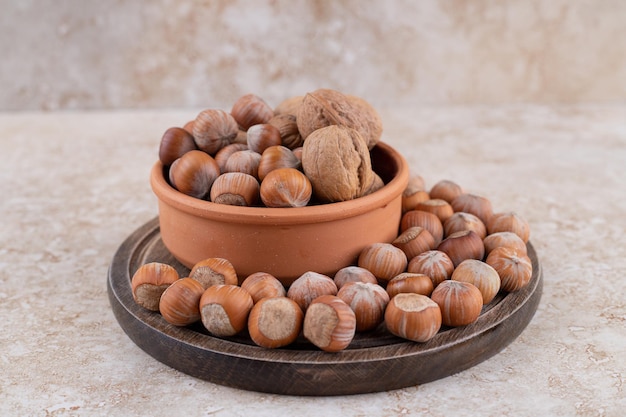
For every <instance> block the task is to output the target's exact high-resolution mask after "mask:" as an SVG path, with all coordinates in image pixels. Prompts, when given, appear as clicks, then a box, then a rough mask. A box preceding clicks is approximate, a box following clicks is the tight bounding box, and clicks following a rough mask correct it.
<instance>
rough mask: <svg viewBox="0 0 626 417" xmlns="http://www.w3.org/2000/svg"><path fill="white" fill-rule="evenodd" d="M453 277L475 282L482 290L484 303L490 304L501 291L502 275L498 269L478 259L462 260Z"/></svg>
mask: <svg viewBox="0 0 626 417" xmlns="http://www.w3.org/2000/svg"><path fill="white" fill-rule="evenodd" d="M452 279H453V280H455V281H463V282H469V283H470V284H474V286H476V288H478V289H479V290H480V294H481V295H482V297H483V304H489V303H490V302H491V300H493V299H494V297H495V296H496V294H498V291H500V277H499V276H498V273H497V272H496V270H495V269H493V268H492V267H491V266H490V265H488V264H486V263H485V262H483V261H479V260H476V259H466V260H464V261H463V262H461V263H460V264H459V266H457V267H456V269H455V270H454V272H453V273H452Z"/></svg>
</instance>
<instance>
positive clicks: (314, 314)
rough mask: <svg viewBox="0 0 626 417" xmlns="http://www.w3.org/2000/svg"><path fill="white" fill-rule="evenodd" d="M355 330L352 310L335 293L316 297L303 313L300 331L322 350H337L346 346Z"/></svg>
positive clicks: (354, 316)
mask: <svg viewBox="0 0 626 417" xmlns="http://www.w3.org/2000/svg"><path fill="white" fill-rule="evenodd" d="M355 332H356V315H355V314H354V311H352V309H351V308H350V306H349V305H348V304H346V302H345V301H343V300H342V299H341V298H339V297H337V296H336V295H322V296H320V297H317V298H316V299H315V300H313V301H312V302H311V305H310V306H309V308H308V309H307V310H306V312H305V313H304V323H303V326H302V333H303V334H304V337H305V338H306V339H307V340H308V341H309V342H311V343H313V344H314V345H315V346H317V347H318V348H320V349H321V350H323V351H326V352H338V351H340V350H343V349H345V348H347V347H348V346H349V345H350V343H351V342H352V340H353V339H354V334H355Z"/></svg>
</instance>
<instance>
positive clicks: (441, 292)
mask: <svg viewBox="0 0 626 417" xmlns="http://www.w3.org/2000/svg"><path fill="white" fill-rule="evenodd" d="M430 298H431V299H432V300H433V301H434V302H435V303H437V305H439V308H440V309H441V318H442V322H443V324H444V325H446V326H449V327H457V326H465V325H467V324H470V323H472V322H474V321H476V320H477V319H478V316H479V315H480V312H481V311H482V307H483V297H482V295H481V293H480V290H479V289H478V288H476V286H475V285H473V284H470V283H469V282H462V281H452V280H447V281H444V282H442V283H441V284H439V285H437V288H435V289H434V291H433V292H432V294H431V295H430Z"/></svg>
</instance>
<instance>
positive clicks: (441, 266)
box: [407, 250, 454, 287]
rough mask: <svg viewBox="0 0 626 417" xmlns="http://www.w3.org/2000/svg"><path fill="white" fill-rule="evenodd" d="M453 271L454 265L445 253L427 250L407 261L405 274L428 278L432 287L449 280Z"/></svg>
mask: <svg viewBox="0 0 626 417" xmlns="http://www.w3.org/2000/svg"><path fill="white" fill-rule="evenodd" d="M453 271H454V263H452V260H451V259H450V257H449V256H448V255H446V253H445V252H442V251H440V250H429V251H426V252H423V253H420V254H419V255H417V256H415V257H414V258H413V259H411V260H410V261H409V265H408V266H407V272H411V273H414V274H424V275H427V276H428V277H430V279H431V281H432V282H433V287H436V286H437V285H439V284H440V283H441V282H443V281H445V280H447V279H450V277H451V276H452V272H453Z"/></svg>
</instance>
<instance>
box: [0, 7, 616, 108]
mask: <svg viewBox="0 0 626 417" xmlns="http://www.w3.org/2000/svg"><path fill="white" fill-rule="evenodd" d="M0 7H1V10H2V13H0V50H2V51H3V54H2V55H3V56H2V61H1V63H0V91H1V92H2V94H0V110H23V109H31V110H39V109H52V110H55V109H75V108H146V107H151V108H154V107H167V108H173V107H208V106H220V107H221V106H229V105H230V104H231V103H232V102H233V101H234V100H235V99H236V98H237V97H238V96H240V95H242V94H245V93H248V92H255V93H257V94H259V95H261V96H263V97H264V98H266V100H268V101H269V102H270V103H272V104H277V102H278V101H279V100H282V99H283V98H285V97H288V96H291V95H296V94H301V93H303V92H306V91H309V90H311V89H315V88H319V87H330V88H336V89H339V90H341V91H344V92H349V93H352V94H357V95H360V96H363V97H365V98H367V99H368V100H370V101H371V102H372V103H373V104H375V105H379V106H383V105H385V106H386V105H390V104H401V105H413V104H429V105H439V104H441V105H445V104H459V103H460V104H476V103H502V102H519V101H531V102H581V101H601V102H624V101H625V100H626V2H625V1H623V0H598V1H584V0H549V1H548V0H544V1H540V0H511V1H488V0H459V1H454V0H439V1H435V0H421V1H413V0H397V1H384V2H383V1H362V0H345V1H330V0H329V1H322V0H317V1H305V0H275V1H261V0H259V1H244V0H235V1H228V0H216V1H208V0H206V1H176V0H165V1H147V0H141V1H122V0H117V1H104V2H100V1H95V0H89V1H84V0H62V1H51V0H40V1H20V2H16V1H12V0H0Z"/></svg>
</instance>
